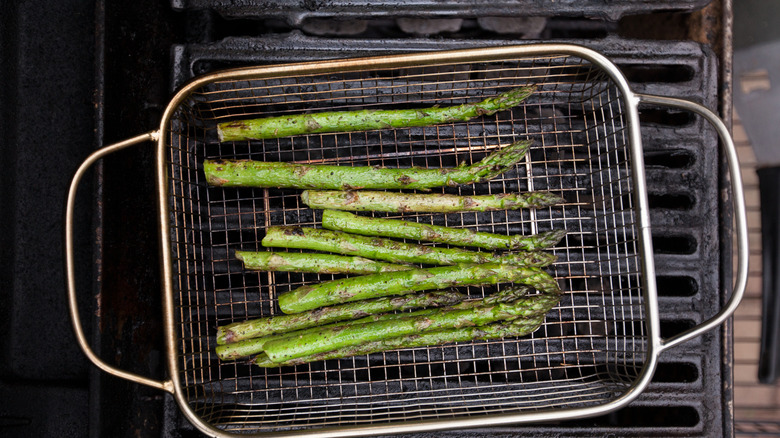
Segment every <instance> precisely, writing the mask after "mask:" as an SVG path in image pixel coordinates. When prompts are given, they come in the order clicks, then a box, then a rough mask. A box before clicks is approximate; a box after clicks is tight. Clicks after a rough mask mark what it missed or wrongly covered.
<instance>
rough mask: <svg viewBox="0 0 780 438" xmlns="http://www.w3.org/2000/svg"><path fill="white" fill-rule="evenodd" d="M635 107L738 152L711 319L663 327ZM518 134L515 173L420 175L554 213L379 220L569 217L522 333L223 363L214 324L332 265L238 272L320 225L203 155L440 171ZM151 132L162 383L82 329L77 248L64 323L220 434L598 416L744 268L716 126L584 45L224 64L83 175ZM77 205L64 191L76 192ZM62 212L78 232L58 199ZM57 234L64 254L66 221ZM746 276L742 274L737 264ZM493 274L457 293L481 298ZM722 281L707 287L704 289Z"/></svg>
mask: <svg viewBox="0 0 780 438" xmlns="http://www.w3.org/2000/svg"><path fill="white" fill-rule="evenodd" d="M529 84H534V85H536V86H537V91H536V92H535V93H534V94H533V95H532V96H531V97H530V98H528V99H527V100H526V101H525V102H523V103H522V104H520V105H518V106H516V107H514V108H512V109H511V110H507V111H502V112H499V113H497V114H495V115H493V116H484V117H481V118H478V119H475V120H472V121H469V122H457V123H450V124H444V125H438V126H431V127H424V128H406V129H383V130H376V131H366V132H352V133H332V134H316V135H303V136H296V137H289V138H282V139H272V140H257V141H244V142H226V143H220V142H219V141H218V139H217V135H216V129H215V126H216V123H218V122H222V121H228V120H239V119H245V118H255V117H265V116H277V115H286V114H296V113H302V112H321V111H330V110H347V109H393V108H424V107H430V106H432V105H441V106H449V105H456V104H462V103H467V102H476V101H480V100H482V99H484V98H486V97H489V96H492V95H495V94H498V93H500V92H503V91H507V90H508V89H511V88H515V87H519V86H524V85H529ZM640 102H647V103H652V104H658V105H667V106H672V107H675V108H679V109H685V110H690V111H694V112H696V113H698V114H700V115H702V116H704V117H706V118H707V120H709V121H710V122H712V123H713V124H714V126H715V127H716V129H717V130H718V132H719V134H720V135H721V137H722V140H723V143H724V147H725V149H726V156H727V158H729V159H730V171H731V172H732V175H731V176H732V183H733V187H732V188H733V192H734V193H733V196H734V204H735V217H736V230H737V237H738V239H737V240H738V253H739V266H738V275H737V282H736V286H735V288H734V291H733V292H732V295H731V298H730V300H729V302H728V303H726V305H724V307H723V308H722V310H721V311H720V312H719V313H718V314H717V315H715V316H713V317H711V318H710V319H709V320H707V321H705V322H703V323H701V324H700V325H698V326H697V327H694V328H692V329H690V330H688V331H686V332H684V333H681V334H679V335H677V336H675V337H673V338H671V339H666V340H665V339H661V337H660V333H659V328H658V327H659V324H658V323H659V315H658V307H657V299H656V290H655V278H654V270H653V259H652V247H651V244H650V229H649V226H650V224H649V218H648V213H647V194H646V189H645V181H644V169H643V164H642V149H641V143H640V139H639V123H638V117H637V114H638V110H637V106H638V104H639V103H640ZM525 138H529V139H531V140H533V141H534V144H533V146H532V148H531V150H530V152H529V153H528V154H527V156H526V158H525V160H524V161H523V162H521V163H519V164H518V165H517V166H516V167H515V169H513V170H511V171H509V172H507V173H505V174H503V175H502V176H500V177H498V178H496V179H494V180H491V181H490V182H488V183H482V184H476V185H464V186H459V187H453V188H444V189H440V190H434V192H439V191H440V192H443V193H453V194H461V195H484V194H496V193H507V192H516V191H526V190H550V191H552V192H555V193H559V194H561V195H562V196H563V197H564V199H565V200H566V202H565V203H564V204H562V205H559V206H554V207H548V208H540V209H531V210H522V211H493V212H485V213H473V212H470V213H459V214H409V213H404V214H401V213H398V214H385V213H375V215H376V216H381V217H392V218H403V219H406V220H414V221H418V222H423V223H429V224H437V225H447V226H452V227H463V228H470V229H474V230H479V231H488V232H493V233H499V234H531V233H537V232H540V231H546V230H550V229H565V230H566V231H567V236H566V237H565V239H564V240H563V241H562V242H561V243H560V244H558V246H556V247H555V248H554V249H553V252H554V253H555V254H556V255H557V256H558V261H557V262H556V263H555V264H554V265H553V266H552V267H551V268H550V269H549V271H550V272H551V273H552V274H553V275H554V276H555V278H556V279H557V280H558V282H559V284H560V285H561V287H562V289H563V291H564V295H563V298H562V300H561V302H560V304H559V305H558V306H556V307H555V308H554V309H553V310H552V311H551V312H550V313H548V315H547V318H546V321H545V323H544V324H543V325H542V327H541V328H539V330H537V331H536V332H535V333H533V334H531V335H529V336H526V337H523V338H519V339H517V338H508V339H503V340H495V341H475V342H461V343H457V344H449V345H445V346H437V347H425V348H412V349H405V350H397V351H390V352H385V353H375V354H371V355H367V356H358V357H354V358H348V359H340V360H327V361H321V362H314V363H310V364H306V365H299V366H295V367H283V368H267V369H262V368H257V367H254V366H252V365H249V364H247V363H245V362H220V361H219V360H218V359H217V357H216V355H215V354H214V347H215V346H216V341H215V331H216V327H217V326H218V325H224V324H228V323H231V322H235V321H240V320H244V319H248V318H256V317H260V316H269V315H274V314H279V313H280V312H279V310H278V306H277V305H276V303H275V298H276V296H277V295H278V294H279V293H282V292H285V291H288V290H290V289H294V288H296V287H298V286H301V285H303V284H311V283H316V282H320V281H324V280H330V279H333V278H335V277H334V276H333V275H315V274H294V273H283V272H271V273H268V272H248V271H244V269H243V267H242V264H241V263H240V262H239V261H237V260H236V259H235V257H234V256H233V251H234V250H237V249H241V250H262V248H261V246H260V241H261V239H262V238H263V236H264V230H265V229H266V228H267V227H269V226H272V225H302V226H314V227H317V226H318V225H319V222H320V219H321V212H320V211H315V210H311V209H308V208H307V207H306V206H305V205H303V204H302V203H301V201H300V197H299V195H300V191H298V190H291V189H252V188H221V187H209V186H207V185H206V183H205V178H204V176H203V172H202V162H203V159H204V158H213V159H218V158H224V159H235V158H239V159H242V158H247V159H254V160H260V161H285V162H299V163H327V164H339V165H344V166H350V165H379V166H387V167H408V166H412V165H414V166H421V167H432V168H438V167H452V166H456V165H458V164H459V163H461V162H467V163H472V162H475V161H478V160H479V159H481V158H482V157H484V156H485V155H487V154H489V153H490V152H491V151H493V150H495V149H496V148H499V147H501V146H505V145H507V144H510V143H512V142H514V141H517V140H520V139H525ZM146 140H156V141H157V143H158V169H157V170H158V191H159V220H160V234H161V248H162V271H163V286H164V291H163V297H164V299H163V301H164V306H165V309H164V311H165V318H166V340H167V346H168V350H169V351H168V356H169V357H168V361H169V363H168V368H169V373H170V380H168V381H165V382H157V381H153V380H150V379H146V378H143V377H140V376H136V375H132V374H129V373H126V372H123V371H120V370H117V369H115V368H113V367H111V366H110V365H107V364H105V363H104V362H102V361H101V360H100V359H99V358H97V357H96V356H95V355H94V354H93V353H92V351H91V350H90V349H89V346H88V344H87V343H86V342H85V341H84V339H83V334H82V333H81V327H80V323H79V318H78V312H77V309H76V308H75V285H74V284H73V281H72V271H73V266H72V261H71V259H70V258H68V257H69V253H68V254H67V256H68V257H66V262H67V263H68V274H69V286H70V287H69V289H70V294H71V316H72V318H73V320H74V328H75V330H76V333H77V335H78V336H79V339H80V342H81V346H82V348H83V349H84V350H85V352H86V353H87V355H88V356H89V357H90V359H92V360H93V362H95V363H96V364H97V365H98V366H100V367H101V368H103V369H104V370H106V371H108V372H111V373H114V374H117V375H120V376H121V377H125V378H129V379H132V380H135V381H138V382H139V383H144V384H148V385H152V386H156V387H159V388H162V389H165V390H167V391H170V392H172V393H173V394H174V395H175V396H176V398H177V401H178V402H179V404H180V406H181V408H182V410H183V411H184V412H185V414H186V415H187V416H188V418H189V419H190V420H191V421H192V422H193V423H194V424H195V425H196V426H198V427H199V428H200V429H201V430H203V431H204V432H206V433H208V434H212V435H230V434H232V433H242V434H244V433H259V434H262V433H281V432H287V433H289V434H311V433H319V434H330V435H334V436H337V435H338V436H342V435H353V436H362V435H368V434H381V433H400V432H410V431H422V430H439V429H445V428H463V427H472V426H486V425H496V424H506V423H520V422H531V421H544V420H558V419H565V418H576V417H584V416H590V415H598V414H603V413H606V412H609V411H610V410H613V409H617V408H618V407H620V406H623V405H624V404H626V403H628V402H629V401H630V400H632V399H633V398H634V397H636V395H638V394H639V393H640V392H641V390H642V389H643V388H644V386H645V385H646V384H647V383H648V382H649V380H650V378H651V377H652V373H653V371H654V368H655V363H656V359H657V356H658V354H659V353H660V352H661V351H662V350H663V349H665V348H668V347H670V346H672V345H677V344H678V343H680V342H682V341H684V340H687V339H689V338H691V337H694V336H697V335H698V334H701V333H702V332H704V331H706V330H708V329H710V328H712V327H714V326H715V325H717V324H719V323H720V322H722V321H723V319H725V318H727V317H728V316H729V315H730V314H731V312H733V310H734V308H735V307H736V305H737V304H738V303H739V300H740V298H741V295H742V292H743V290H744V280H745V279H744V276H745V275H744V274H746V262H745V256H746V254H747V252H746V251H747V246H746V242H745V239H744V236H745V233H744V206H743V202H742V191H741V183H740V176H739V173H738V172H739V169H738V168H737V167H736V165H735V163H736V161H735V159H734V158H733V157H732V156H731V155H732V154H731V152H730V151H733V145H732V143H731V140H730V138H729V137H728V133H727V131H726V128H725V127H724V126H723V124H722V122H720V120H719V119H717V117H716V116H714V115H713V114H712V113H711V112H709V111H708V110H706V109H704V108H702V107H699V106H697V105H695V104H691V103H689V102H687V101H682V100H677V99H671V98H662V97H657V96H647V95H637V94H634V93H632V92H631V90H630V89H629V88H628V86H627V85H626V81H625V79H624V78H623V76H622V74H621V73H620V72H619V71H618V69H617V68H616V67H615V66H614V65H613V64H611V63H610V62H609V61H608V60H606V59H604V58H603V57H602V56H601V55H599V54H598V53H595V52H592V51H590V50H588V49H584V48H581V47H577V46H569V45H529V46H517V47H503V48H488V49H478V50H464V51H452V52H437V53H428V54H416V55H403V56H392V57H384V58H364V59H356V60H339V61H326V62H318V63H307V64H296V65H284V66H270V67H259V68H249V69H238V70H232V71H227V72H222V73H217V74H214V75H210V76H207V77H203V78H200V79H198V80H196V81H194V82H192V83H190V84H188V85H187V86H185V87H184V88H183V89H182V91H180V92H179V93H178V94H177V95H176V97H174V99H173V101H172V102H171V103H170V105H169V106H168V108H167V110H166V113H165V115H164V117H163V121H162V124H161V127H160V130H159V131H154V132H151V133H148V134H144V135H141V136H139V137H136V138H133V139H130V140H128V141H126V142H122V143H119V144H116V145H112V146H109V147H106V148H103V149H101V150H99V151H97V152H96V153H95V154H93V156H91V157H90V158H89V159H88V160H87V161H85V163H84V165H82V169H79V172H78V173H77V175H76V177H74V184H73V186H72V188H71V197H73V196H74V192H75V189H76V186H77V184H78V180H79V179H80V177H81V174H82V173H83V172H84V171H85V170H86V168H88V167H89V166H90V165H91V164H92V163H93V162H94V161H95V160H97V159H99V158H101V157H102V156H103V155H105V154H108V153H111V152H112V151H114V150H117V149H121V148H124V147H127V146H130V145H132V144H135V143H138V142H142V141H146ZM69 199H70V198H69ZM68 208H69V211H68V213H69V214H68V215H67V219H66V227H70V226H71V222H72V218H71V216H72V211H71V210H70V209H71V207H70V204H69V207H68ZM705 214H706V213H705ZM69 231H70V228H68V233H67V234H66V250H68V251H70V248H71V246H72V243H70V242H69V239H70V238H71V237H70V235H71V233H70V232H69ZM743 271H744V272H743ZM495 290H496V288H494V287H485V288H477V287H470V288H468V289H465V288H464V289H463V291H464V292H467V293H468V294H469V296H470V297H473V298H479V297H482V296H484V295H486V294H490V293H493V292H495ZM713 292H714V291H713Z"/></svg>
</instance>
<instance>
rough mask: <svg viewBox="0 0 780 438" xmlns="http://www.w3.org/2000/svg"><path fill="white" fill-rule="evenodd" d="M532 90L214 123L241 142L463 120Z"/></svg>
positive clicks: (224, 135) (223, 136)
mask: <svg viewBox="0 0 780 438" xmlns="http://www.w3.org/2000/svg"><path fill="white" fill-rule="evenodd" d="M534 90H535V87H534V86H528V87H520V88H515V89H512V90H509V91H507V92H505V93H502V94H499V95H496V96H493V97H489V98H487V99H485V100H483V101H481V102H476V103H467V104H463V105H456V106H450V107H444V108H442V107H431V108H421V109H399V110H359V111H340V112H336V111H333V112H322V113H316V114H296V115H291V116H278V117H266V118H260V119H252V120H239V121H232V122H224V123H220V124H218V125H217V134H218V135H219V140H220V141H241V140H260V139H266V138H281V137H289V136H293V135H304V134H319V133H325V132H349V131H368V130H374V129H389V128H406V127H415V126H429V125H437V124H442V123H452V122H458V121H464V122H465V121H468V120H471V119H473V118H476V117H480V116H483V115H493V114H495V113H497V112H499V111H502V110H505V109H509V108H512V107H514V106H516V105H518V104H519V103H520V102H522V101H523V100H525V98H526V97H528V96H529V95H530V94H531V93H533V92H534Z"/></svg>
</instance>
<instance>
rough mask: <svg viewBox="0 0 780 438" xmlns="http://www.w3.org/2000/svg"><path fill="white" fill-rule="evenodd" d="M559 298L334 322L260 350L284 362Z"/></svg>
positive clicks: (531, 309)
mask: <svg viewBox="0 0 780 438" xmlns="http://www.w3.org/2000/svg"><path fill="white" fill-rule="evenodd" d="M559 299H560V295H559V294H557V293H555V294H542V295H533V296H526V297H522V298H519V299H517V300H515V301H513V302H511V303H498V304H490V305H485V306H478V307H473V308H470V309H442V310H440V311H436V312H433V313H430V314H426V315H422V316H408V317H405V318H392V319H388V320H384V321H377V322H372V323H369V324H349V325H338V324H334V325H330V326H326V327H320V328H318V329H316V330H307V331H303V332H301V333H300V334H299V335H296V336H287V337H283V338H279V339H275V340H272V341H270V342H266V343H265V344H264V345H263V351H265V353H266V354H267V355H268V358H269V359H270V360H271V361H273V362H285V361H288V360H291V359H295V358H299V357H304V356H311V355H314V354H319V353H324V352H328V351H332V350H337V349H340V348H345V347H350V346H354V345H359V344H365V343H367V342H375V341H382V340H385V339H392V338H396V337H401V336H409V335H413V334H420V333H424V332H431V331H435V330H442V329H449V328H461V327H471V326H481V325H486V324H490V323H493V322H498V321H505V320H513V319H517V318H525V317H529V316H536V315H538V314H539V313H540V312H542V311H546V309H550V308H552V307H553V306H554V305H555V304H556V303H557V302H558V300H559Z"/></svg>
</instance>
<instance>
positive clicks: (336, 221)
mask: <svg viewBox="0 0 780 438" xmlns="http://www.w3.org/2000/svg"><path fill="white" fill-rule="evenodd" d="M322 227H323V228H325V229H327V230H334V231H345V232H347V233H354V234H362V235H364V236H382V237H395V238H399V239H415V240H424V241H428V242H438V243H448V244H450V245H460V246H475V247H478V248H484V249H509V250H526V251H535V250H540V249H545V248H550V247H552V246H554V245H555V244H556V243H558V242H560V241H561V239H563V236H565V235H566V231H565V230H552V231H546V232H543V233H539V234H534V235H530V236H523V235H512V236H507V235H502V234H492V233H484V232H478V231H475V230H473V229H468V228H451V227H443V226H440V225H428V224H422V223H417V222H410V221H404V220H397V219H383V218H372V217H365V216H357V215H355V214H352V213H348V212H346V211H336V210H325V211H323V212H322Z"/></svg>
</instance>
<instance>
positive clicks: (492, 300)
mask: <svg viewBox="0 0 780 438" xmlns="http://www.w3.org/2000/svg"><path fill="white" fill-rule="evenodd" d="M528 290H529V288H528V287H527V286H516V287H511V288H507V289H503V290H501V291H500V292H498V293H496V294H493V295H489V296H487V297H485V298H483V299H481V300H472V301H462V302H460V303H458V304H455V305H453V306H450V309H472V308H475V307H479V306H484V305H489V304H497V303H509V302H513V301H515V300H517V299H519V298H521V297H523V296H525V295H526V294H527V293H528ZM461 298H462V296H460V295H459V294H458V295H457V296H455V297H453V301H456V300H457V299H461ZM431 302H433V301H431ZM420 304H421V305H424V304H426V303H420ZM442 304H444V303H443V302H442ZM342 306H353V308H354V309H359V310H368V307H371V301H369V300H366V301H359V302H355V303H349V304H344V305H342ZM342 306H334V307H332V308H331V309H335V308H337V307H342ZM326 309H327V308H326ZM326 309H318V310H316V311H310V312H305V313H303V314H300V315H305V316H306V317H309V316H310V315H312V314H316V313H317V312H322V313H323V314H329V313H330V312H329V311H326ZM404 309H406V308H399V309H398V310H404ZM437 311H439V310H436V309H430V308H428V309H423V310H417V311H415V312H412V313H385V314H374V315H369V316H367V317H364V318H360V319H352V320H347V321H340V322H338V321H337V322H333V323H332V324H330V326H333V325H364V324H370V323H375V322H381V321H388V320H391V319H396V318H407V317H421V316H425V315H431V314H433V313H436V312H437ZM287 316H291V317H295V316H297V315H287ZM274 318H283V316H278V317H274ZM239 324H242V323H239ZM262 324H264V323H262ZM262 324H261V325H262ZM317 324H318V325H315V326H312V327H310V328H302V329H300V330H295V329H294V328H293V325H287V326H286V328H287V329H288V330H290V331H283V332H279V333H273V334H269V335H265V336H261V335H259V334H256V336H261V337H254V338H251V339H243V338H242V339H241V340H238V341H237V342H232V343H228V344H224V345H219V346H217V348H216V353H217V357H219V358H220V359H221V360H234V359H238V358H241V357H245V356H250V355H253V354H257V353H260V352H262V351H263V346H264V345H265V344H266V343H268V342H271V341H274V340H277V339H282V338H287V337H291V336H301V335H302V334H304V333H308V332H312V331H316V330H320V328H321V327H322V325H320V324H325V322H324V319H320V320H318V321H317ZM277 327H278V325H277ZM293 330H295V331H293ZM258 333H259V332H258ZM244 337H246V336H244ZM219 342H220V333H219V331H218V332H217V343H219Z"/></svg>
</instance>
